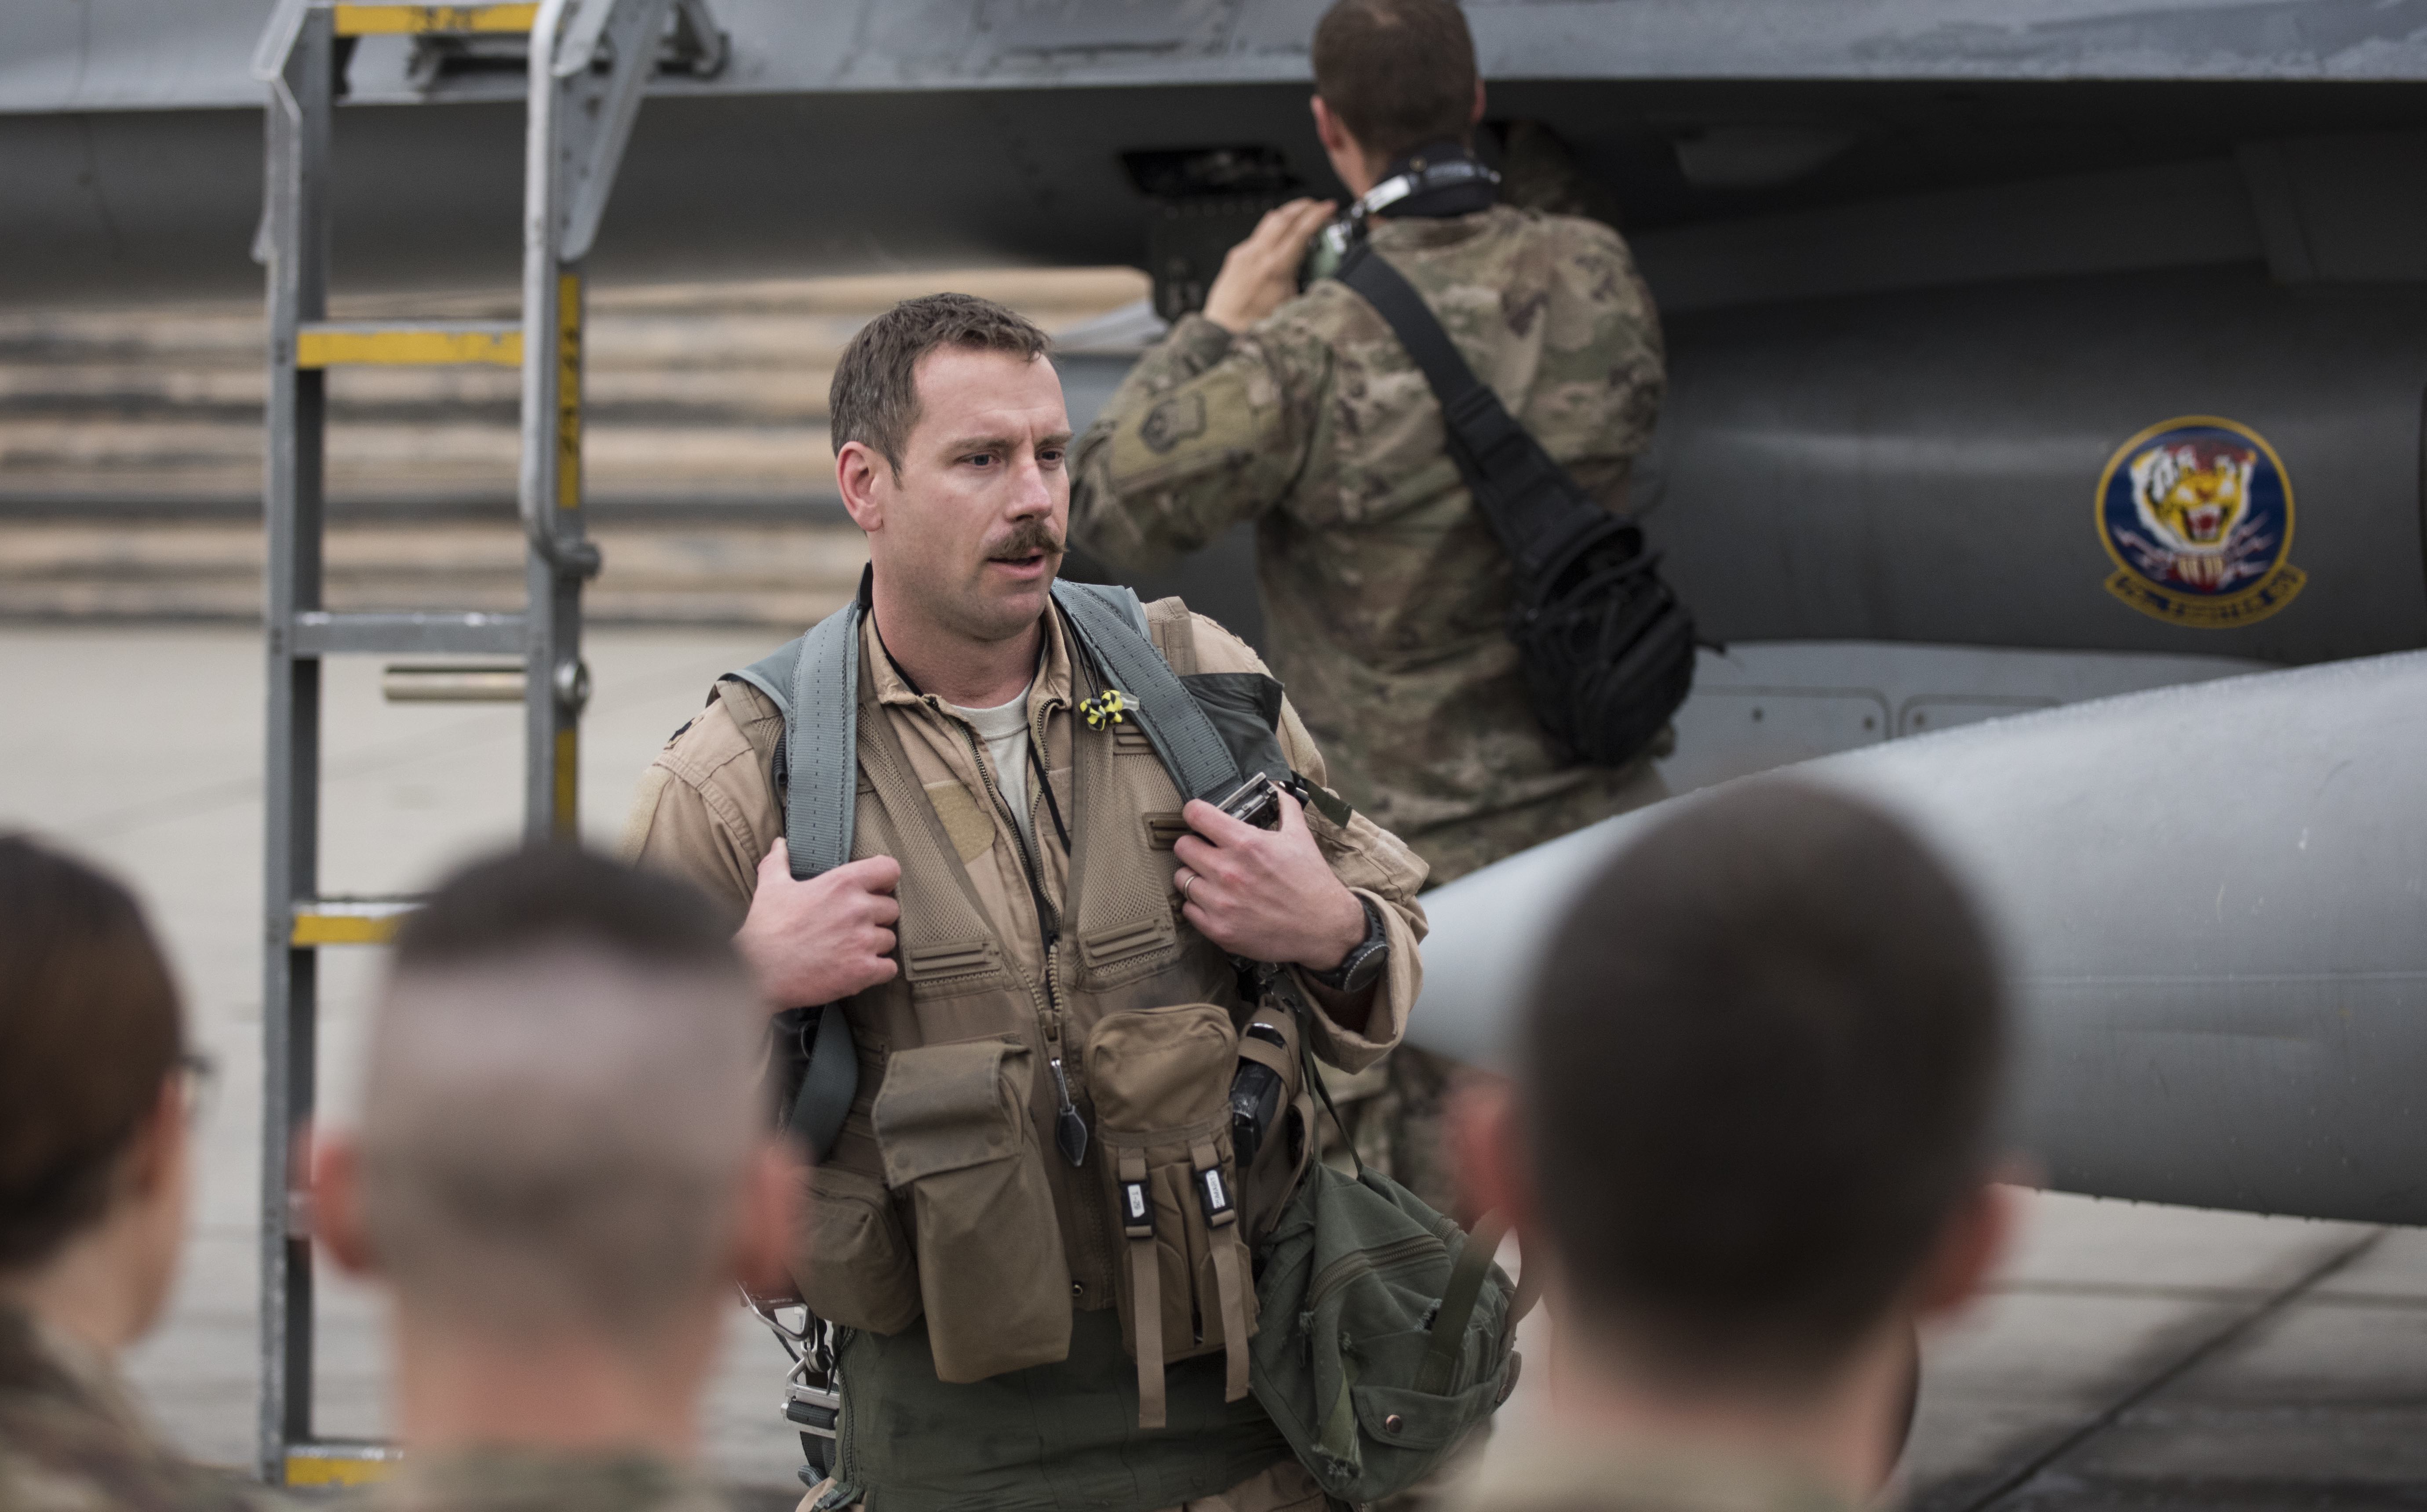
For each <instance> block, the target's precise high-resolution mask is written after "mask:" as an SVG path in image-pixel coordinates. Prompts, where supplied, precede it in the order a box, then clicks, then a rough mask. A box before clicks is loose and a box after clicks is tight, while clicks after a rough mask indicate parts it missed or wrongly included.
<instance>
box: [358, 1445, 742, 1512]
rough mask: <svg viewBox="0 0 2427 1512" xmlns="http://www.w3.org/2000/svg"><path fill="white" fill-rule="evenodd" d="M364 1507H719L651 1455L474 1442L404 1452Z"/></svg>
mask: <svg viewBox="0 0 2427 1512" xmlns="http://www.w3.org/2000/svg"><path fill="white" fill-rule="evenodd" d="M357 1504H358V1505H360V1506H362V1507H363V1508H364V1509H365V1512H726V1504H725V1499H724V1498H723V1497H721V1496H719V1495H717V1494H716V1492H715V1491H714V1490H712V1489H711V1488H709V1485H708V1483H707V1482H706V1481H704V1480H702V1479H701V1478H700V1477H699V1476H698V1475H697V1474H696V1473H695V1472H693V1471H690V1470H687V1469H685V1468H683V1467H681V1466H678V1465H676V1464H674V1463H673V1462H671V1461H669V1460H664V1459H660V1458H658V1457H656V1456H655V1455H644V1454H628V1455H612V1456H610V1455H572V1454H562V1453H543V1452H540V1451H537V1450H520V1449H502V1448H499V1449H479V1450H471V1451H466V1452H462V1453H456V1454H446V1455H406V1456H405V1458H404V1462H403V1464H402V1465H400V1466H399V1468H398V1470H397V1472H396V1474H395V1475H393V1476H391V1477H389V1478H388V1479H387V1480H384V1481H383V1482H381V1483H380V1484H379V1485H378V1486H376V1487H375V1488H372V1489H371V1490H370V1491H369V1492H368V1493H366V1495H364V1496H363V1497H362V1498H360V1499H359V1501H358V1502H357Z"/></svg>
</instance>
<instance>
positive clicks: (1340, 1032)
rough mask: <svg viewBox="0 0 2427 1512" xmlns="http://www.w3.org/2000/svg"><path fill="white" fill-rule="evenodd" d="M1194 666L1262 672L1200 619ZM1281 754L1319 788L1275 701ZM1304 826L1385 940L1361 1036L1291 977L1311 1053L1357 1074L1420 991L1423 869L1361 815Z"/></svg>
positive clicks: (1313, 765) (1336, 1002) (1237, 644)
mask: <svg viewBox="0 0 2427 1512" xmlns="http://www.w3.org/2000/svg"><path fill="white" fill-rule="evenodd" d="M1195 620H1196V628H1197V670H1199V671H1200V672H1263V671H1265V667H1264V664H1263V661H1262V658H1259V657H1257V655H1256V653H1255V652H1254V650H1253V649H1251V648H1250V647H1249V646H1248V645H1247V643H1246V642H1244V641H1242V640H1240V639H1239V638H1238V637H1237V636H1235V635H1232V634H1231V633H1230V631H1228V630H1226V629H1224V628H1222V626H1219V625H1217V624H1215V623H1214V621H1212V620H1210V619H1208V618H1206V617H1205V616H1204V615H1202V614H1198V615H1196V616H1195ZM1280 741H1281V755H1283V756H1287V757H1288V758H1289V763H1290V766H1291V768H1292V769H1293V770H1295V772H1297V773H1298V774H1299V775H1300V776H1302V777H1304V778H1306V779H1307V780H1308V781H1309V782H1312V783H1316V784H1318V785H1322V784H1326V783H1327V781H1328V773H1327V772H1326V771H1325V769H1324V764H1323V753H1322V752H1321V751H1319V750H1317V749H1316V748H1315V744H1314V738H1313V737H1312V736H1311V735H1309V734H1308V733H1307V729H1306V725H1305V724H1304V723H1302V722H1301V721H1300V720H1299V719H1298V717H1297V710H1296V708H1295V707H1293V706H1292V705H1291V704H1290V702H1289V700H1288V699H1287V698H1286V697H1284V698H1283V699H1282V700H1281V718H1280ZM1306 822H1307V827H1308V828H1309V829H1311V830H1312V831H1313V832H1314V837H1315V841H1316V843H1317V844H1319V845H1320V846H1322V848H1323V854H1324V857H1325V859H1327V860H1328V861H1329V862H1330V863H1331V870H1332V874H1333V875H1335V876H1337V877H1338V878H1339V879H1340V880H1341V881H1342V882H1344V883H1345V884H1347V886H1348V888H1349V890H1350V891H1352V892H1354V893H1356V894H1357V895H1358V896H1359V897H1360V898H1364V899H1367V900H1370V901H1371V902H1374V903H1376V904H1377V905H1379V907H1380V909H1381V913H1382V927H1383V929H1384V931H1385V932H1386V933H1388V934H1389V935H1390V938H1391V964H1390V967H1389V969H1387V970H1386V971H1385V972H1384V973H1383V975H1382V980H1381V981H1380V982H1378V983H1376V984H1375V985H1374V986H1373V987H1372V988H1371V989H1370V991H1371V993H1372V1001H1371V1002H1370V1004H1369V1005H1368V1007H1367V1009H1366V1017H1365V1024H1364V1027H1363V1029H1361V1030H1351V1029H1347V1028H1345V1027H1344V1026H1343V1025H1342V1024H1341V1023H1340V1021H1339V1020H1338V1019H1337V1018H1335V1017H1334V1016H1333V1015H1334V1013H1336V1012H1337V1011H1338V1010H1340V1009H1341V1008H1343V1007H1345V1006H1346V1000H1344V998H1343V997H1342V995H1341V994H1339V993H1336V992H1334V991H1332V990H1331V989H1330V988H1328V987H1326V986H1324V985H1323V984H1321V983H1319V982H1316V981H1315V980H1314V979H1313V978H1312V977H1311V976H1309V975H1308V974H1307V973H1306V972H1304V971H1303V970H1296V968H1295V967H1293V970H1294V971H1295V975H1296V977H1297V980H1298V984H1299V985H1300V986H1301V987H1303V988H1304V989H1305V990H1306V995H1307V998H1308V1000H1310V1001H1311V1002H1312V1003H1313V1004H1314V1008H1315V1020H1314V1053H1315V1054H1316V1055H1317V1056H1318V1057H1320V1058H1321V1059H1323V1060H1325V1061H1328V1062H1329V1063H1330V1064H1331V1065H1336V1066H1338V1067H1340V1068H1341V1069H1342V1070H1344V1071H1351V1072H1354V1071H1361V1070H1363V1069H1364V1068H1365V1067H1367V1066H1369V1065H1373V1064H1374V1063H1375V1062H1376V1061H1378V1060H1380V1059H1381V1058H1382V1057H1383V1056H1384V1055H1386V1054H1388V1053H1389V1052H1390V1051H1391V1049H1393V1047H1395V1046H1396V1045H1397V1044H1398V1043H1399V1040H1400V1037H1401V1036H1402V1035H1404V1034H1406V1033H1407V1032H1408V1014H1409V1010H1410V1009H1412V1008H1413V1007H1414V1006H1415V1002H1416V993H1417V991H1418V989H1419V988H1421V987H1422V986H1423V985H1424V973H1425V968H1424V958H1423V956H1422V955H1421V954H1420V953H1419V951H1418V945H1419V943H1420V942H1421V941H1422V940H1423V939H1424V937H1425V911H1424V907H1423V905H1422V904H1420V903H1418V902H1416V894H1417V892H1418V891H1419V890H1421V889H1422V888H1423V886H1424V885H1425V871H1426V868H1425V863H1424V861H1423V860H1422V859H1421V858H1419V857H1418V856H1417V854H1415V852H1413V851H1411V850H1409V849H1408V847H1407V846H1406V845H1405V844H1404V843H1403V842H1401V840H1400V839H1399V837H1397V836H1395V835H1393V834H1392V833H1391V832H1390V831H1388V830H1386V829H1384V828H1382V827H1381V826H1380V825H1378V824H1376V823H1375V822H1374V821H1372V820H1370V819H1368V818H1366V817H1365V816H1364V815H1363V814H1352V815H1351V816H1349V820H1348V822H1347V823H1346V824H1345V825H1341V824H1335V823H1333V822H1332V821H1330V820H1328V819H1327V818H1325V817H1324V816H1323V815H1322V814H1320V813H1318V812H1316V811H1315V810H1314V809H1312V808H1309V809H1308V810H1307V811H1306Z"/></svg>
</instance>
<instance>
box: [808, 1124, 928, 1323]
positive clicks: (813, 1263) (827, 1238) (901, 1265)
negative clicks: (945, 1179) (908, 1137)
mask: <svg viewBox="0 0 2427 1512" xmlns="http://www.w3.org/2000/svg"><path fill="white" fill-rule="evenodd" d="M807 1184H808V1189H809V1202H808V1211H807V1213H806V1215H805V1217H804V1218H803V1221H802V1225H801V1228H800V1231H799V1232H798V1234H797V1235H796V1241H797V1242H796V1243H795V1244H794V1245H793V1253H794V1255H795V1256H796V1257H797V1258H796V1260H795V1261H794V1263H793V1266H792V1272H793V1276H792V1279H793V1284H794V1285H796V1286H798V1287H799V1288H800V1292H801V1300H802V1301H804V1302H806V1303H807V1304H808V1306H809V1310H810V1311H811V1312H814V1313H816V1314H817V1315H818V1316H819V1317H821V1318H824V1319H826V1320H827V1321H829V1322H832V1323H839V1324H841V1325H843V1326H845V1327H847V1328H865V1329H867V1330H868V1331H869V1332H871V1333H879V1334H898V1333H900V1332H901V1331H902V1330H903V1329H904V1328H907V1327H909V1326H910V1325H911V1324H913V1323H915V1322H917V1321H918V1318H919V1279H918V1276H917V1275H916V1274H915V1273H914V1272H913V1271H912V1270H911V1265H910V1246H909V1244H908V1243H907V1242H906V1241H905V1240H904V1238H903V1235H902V1219H901V1217H900V1215H899V1214H897V1213H896V1212H895V1211H893V1198H892V1196H891V1195H889V1194H888V1193H887V1192H886V1190H885V1183H884V1182H882V1181H880V1180H878V1179H876V1178H875V1177H872V1176H870V1175H869V1174H867V1173H866V1172H864V1171H853V1170H847V1169H845V1168H843V1167H842V1166H839V1165H836V1164H833V1163H832V1162H828V1163H827V1164H824V1165H820V1166H818V1167H816V1168H815V1169H813V1170H812V1171H810V1172H809V1175H808V1183H807Z"/></svg>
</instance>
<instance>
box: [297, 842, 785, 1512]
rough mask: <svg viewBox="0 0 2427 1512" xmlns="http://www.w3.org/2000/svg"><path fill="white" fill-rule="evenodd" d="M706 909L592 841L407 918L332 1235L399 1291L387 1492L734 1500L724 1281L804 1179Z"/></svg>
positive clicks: (750, 1268)
mask: <svg viewBox="0 0 2427 1512" xmlns="http://www.w3.org/2000/svg"><path fill="white" fill-rule="evenodd" d="M726 936H727V929H726V927H725V922H724V920H723V919H722V918H721V917H720V916H719V915H718V914H717V913H716V911H715V909H714V908H713V907H712V906H711V905H710V904H709V902H708V900H707V899H705V898H704V897H702V896H700V895H699V894H698V893H697V892H696V891H694V890H693V889H692V888H691V887H689V886H685V885H684V884H682V883H680V882H677V881H675V880H673V879H671V878H664V877H657V876H644V875H642V874H640V873H637V872H633V871H629V870H626V869H624V868H622V867H619V866H616V865H615V864H613V863H612V862H610V861H606V860H603V859H600V858H598V857H595V856H591V855H586V854H581V853H579V852H575V851H570V850H565V851H527V852H523V853H520V854H514V855H510V856H506V857H503V858H500V859H497V860H492V861H486V862H482V863H480V864H478V865H476V866H474V867H472V868H471V869H470V870H466V871H464V872H463V873H461V874H459V875H458V876H457V877H455V878H454V879H453V880H452V881H450V882H448V884H447V885H446V886H442V887H441V888H440V889H439V890H438V891H437V892H436V893H435V894H434V895H432V898H431V900H430V902H429V904H428V905H427V906H426V907H425V908H423V909H422V910H421V912H419V913H418V914H416V915H415V917H414V918H413V919H412V920H411V921H410V922H409V923H408V924H407V925H406V926H405V929H404V930H403V932H402V933H401V934H400V935H399V937H398V941H397V951H396V960H395V969H394V972H393V975H392V976H391V978H390V981H389V984H388V986H387V989H386V991H385V993H384V994H383V1000H382V1001H381V1003H380V1004H379V1007H378V1010H377V1014H376V1016H375V1019H374V1022H373V1024H372V1028H371V1043H370V1047H369V1051H368V1054H367V1056H366V1064H367V1065H369V1067H370V1074H369V1077H368V1080H367V1084H366V1088H365V1093H364V1097H363V1099H362V1104H361V1106H362V1115H361V1123H360V1127H359V1128H358V1129H355V1130H332V1131H330V1132H328V1133H327V1134H325V1135H324V1136H323V1137H322V1138H321V1140H320V1141H319V1144H318V1149H317V1151H316V1159H315V1162H314V1164H315V1170H314V1192H313V1211H314V1216H315V1222H314V1228H315V1232H316V1233H317V1234H318V1237H319V1239H320V1242H321V1244H323V1245H324V1246H325V1247H326V1249H327V1250H328V1252H329V1253H330V1255H331V1257H332V1258H333V1259H334V1260H336V1261H337V1262H338V1264H339V1265H341V1266H342V1267H344V1268H346V1269H348V1270H350V1271H353V1272H355V1273H357V1274H366V1275H375V1276H377V1277H378V1278H379V1279H380V1280H381V1281H383V1283H384V1284H385V1286H386V1287H387V1289H388V1290H389V1292H390V1293H392V1295H393V1299H394V1306H393V1308H392V1309H390V1326H391V1330H392V1333H393V1336H394V1341H395V1349H394V1358H395V1360H396V1377H395V1381H394V1384H393V1389H392V1390H391V1393H390V1395H391V1398H392V1400H393V1401H394V1403H395V1410H396V1416H397V1423H398V1426H399V1430H400V1437H401V1438H402V1439H403V1441H404V1448H405V1455H404V1460H403V1465H402V1468H401V1469H400V1470H399V1471H398V1472H397V1474H396V1475H395V1476H394V1478H392V1479H390V1480H387V1481H385V1482H383V1483H382V1484H381V1485H380V1486H379V1487H378V1488H375V1489H374V1491H373V1492H372V1493H371V1496H370V1501H369V1505H370V1507H371V1508H372V1509H373V1512H549V1509H552V1508H565V1509H568V1512H571V1509H576V1508H578V1509H579V1512H717V1509H718V1507H719V1506H720V1504H721V1499H720V1498H719V1497H718V1496H717V1495H716V1494H715V1492H714V1491H713V1490H712V1489H711V1488H709V1486H708V1484H707V1483H706V1482H705V1480H704V1479H703V1478H702V1477H701V1476H700V1475H699V1473H698V1472H697V1471H696V1470H695V1469H693V1468H692V1460H693V1458H694V1455H695V1451H696V1445H697V1441H698V1433H699V1422H698V1419H699V1409H700V1399H701V1396H702V1395H703V1393H704V1391H705V1390H706V1387H707V1384H708V1378H709V1373H710V1371H711V1370H712V1369H713V1367H714V1364H715V1360H716V1356H717V1352H718V1345H719V1343H720V1341H721V1337H722V1333H723V1325H724V1322H725V1318H726V1317H727V1316H728V1315H729V1314H730V1313H731V1311H732V1309H733V1290H732V1289H733V1285H734V1283H735V1282H736V1281H737V1280H740V1281H741V1282H743V1283H744V1284H747V1285H752V1286H755V1287H757V1288H760V1289H762V1290H763V1289H765V1288H767V1287H769V1286H772V1285H775V1284H778V1283H780V1282H781V1281H782V1277H783V1257H784V1253H785V1248H786V1242H787V1240H788V1238H789V1231H790V1217H791V1214H792V1211H793V1210H794V1206H795V1204H794V1202H793V1194H794V1191H795V1186H796V1183H797V1182H798V1180H799V1179H800V1176H799V1173H798V1171H797V1170H796V1169H795V1168H794V1167H793V1166H792V1165H791V1164H790V1163H789V1162H786V1161H784V1160H783V1159H781V1158H780V1156H779V1154H778V1152H777V1151H776V1150H775V1149H774V1147H773V1146H772V1145H771V1144H770V1142H769V1138H768V1136H767V1135H766V1134H765V1133H763V1132H762V1130H761V1127H760V1126H761V1123H762V1120H763V1112H762V1108H761V1104H760V1102H759V1100H758V1098H757V1097H756V1096H754V1093H755V1090H756V1088H755V1085H754V1077H753V1072H754V1069H755V1065H754V1063H755V1058H756V1053H757V1047H758V1044H759V1040H760V1036H761V1035H762V1033H763V1032H764V1030H763V1025H764V1016H763V1015H762V1014H761V1013H760V1011H759V1010H758V1008H757V997H756V994H755V992H754V991H753V988H752V984H751V983H750V982H749V980H748V978H746V977H745V976H744V975H743V973H742V970H741V961H740V958H739V957H738V956H736V955H735V954H734V951H733V948H732V945H731V944H730V942H729V940H728V939H727V937H726Z"/></svg>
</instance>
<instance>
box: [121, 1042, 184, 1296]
mask: <svg viewBox="0 0 2427 1512" xmlns="http://www.w3.org/2000/svg"><path fill="white" fill-rule="evenodd" d="M120 1171H121V1172H122V1176H121V1181H122V1186H121V1188H120V1190H121V1193H122V1195H121V1198H120V1200H121V1201H122V1202H124V1203H126V1204H127V1205H128V1208H129V1210H130V1217H131V1219H132V1222H133V1224H134V1226H135V1229H136V1233H137V1245H138V1253H137V1254H136V1255H135V1256H134V1257H133V1259H134V1263H135V1266H136V1284H137V1285H138V1288H139V1289H140V1294H139V1295H137V1296H135V1297H133V1298H131V1299H130V1300H131V1301H132V1302H133V1304H134V1307H133V1314H134V1315H133V1318H132V1320H131V1321H132V1323H133V1324H134V1330H135V1337H138V1338H139V1337H140V1336H141V1335H143V1334H145V1333H148V1332H150V1331H151V1328H152V1325H154V1324H155V1323H156V1322H158V1321H159V1318H160V1314H161V1313H162V1312H163V1311H165V1310H167V1309H168V1306H169V1293H171V1291H173V1290H175V1287H176V1282H177V1261H178V1259H179V1258H180V1257H181V1256H182V1255H183V1254H184V1253H185V1247H186V1209H187V1203H188V1200H189V1197H190V1194H191V1191H192V1185H193V1135H192V1130H191V1129H190V1128H189V1126H188V1124H187V1088H186V1082H185V1079H184V1078H182V1077H179V1076H170V1077H167V1078H165V1079H163V1080H162V1081H161V1083H160V1096H159V1097H158V1098H157V1099H156V1100H155V1101H154V1103H153V1105H152V1111H151V1113H149V1114H146V1115H145V1116H144V1119H143V1122H142V1123H141V1124H140V1125H138V1127H137V1129H136V1131H135V1138H134V1139H133V1140H132V1141H131V1142H130V1143H129V1145H128V1146H127V1150H126V1154H125V1155H124V1156H123V1157H122V1162H121V1164H120Z"/></svg>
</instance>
